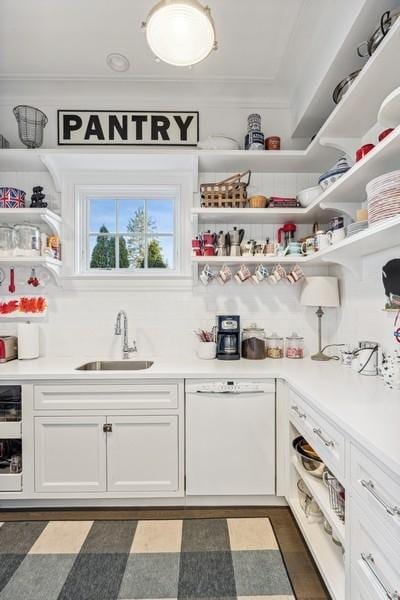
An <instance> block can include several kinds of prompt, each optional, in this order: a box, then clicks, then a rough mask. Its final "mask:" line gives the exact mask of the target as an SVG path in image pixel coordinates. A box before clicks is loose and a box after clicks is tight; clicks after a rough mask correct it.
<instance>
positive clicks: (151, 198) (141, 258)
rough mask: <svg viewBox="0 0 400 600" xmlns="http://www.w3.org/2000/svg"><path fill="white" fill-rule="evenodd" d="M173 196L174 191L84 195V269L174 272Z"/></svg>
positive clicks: (174, 216)
mask: <svg viewBox="0 0 400 600" xmlns="http://www.w3.org/2000/svg"><path fill="white" fill-rule="evenodd" d="M176 195H177V194H176V190H170V191H168V190H165V191H163V192H162V193H160V194H156V193H155V192H154V191H153V192H149V194H148V195H146V194H143V195H142V194H141V195H140V196H137V197H135V196H132V197H111V196H110V195H107V196H101V195H93V196H91V195H88V196H87V197H86V199H85V203H86V207H85V208H86V211H85V212H86V253H85V255H86V269H85V270H87V271H89V272H94V271H97V272H99V271H115V272H120V273H124V272H125V273H128V272H136V273H145V272H148V273H151V272H153V273H157V272H168V271H174V270H176V268H177V264H176V263H177V257H176V247H177V240H176V212H177V206H176V204H177V198H176Z"/></svg>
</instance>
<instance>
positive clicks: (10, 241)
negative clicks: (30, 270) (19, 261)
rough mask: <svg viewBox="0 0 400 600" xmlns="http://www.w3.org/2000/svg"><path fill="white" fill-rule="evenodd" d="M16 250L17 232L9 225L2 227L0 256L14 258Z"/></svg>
mask: <svg viewBox="0 0 400 600" xmlns="http://www.w3.org/2000/svg"><path fill="white" fill-rule="evenodd" d="M14 248H15V232H14V229H13V228H12V227H9V226H8V225H0V256H2V257H5V256H13V254H14Z"/></svg>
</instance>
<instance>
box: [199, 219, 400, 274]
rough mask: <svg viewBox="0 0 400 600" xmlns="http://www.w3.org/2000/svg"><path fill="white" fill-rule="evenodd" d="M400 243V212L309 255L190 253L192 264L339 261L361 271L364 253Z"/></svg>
mask: <svg viewBox="0 0 400 600" xmlns="http://www.w3.org/2000/svg"><path fill="white" fill-rule="evenodd" d="M399 245H400V215H399V216H397V217H394V218H392V219H388V220H386V221H382V222H380V223H377V224H376V225H372V226H371V227H369V228H368V229H365V230H364V231H361V232H360V233H356V234H355V235H353V236H351V237H348V238H345V239H344V240H343V241H342V242H338V243H337V244H335V245H334V246H330V247H329V248H327V249H326V250H321V251H320V252H316V253H315V254H312V255H309V256H297V255H287V256H272V257H271V256H192V257H191V260H192V263H193V264H199V265H205V264H209V265H213V264H217V265H219V264H242V263H244V264H260V263H263V264H277V263H282V264H284V263H289V264H295V263H297V264H299V265H306V266H314V265H329V264H341V265H343V266H345V267H348V268H350V269H351V270H352V271H353V273H354V274H356V275H357V274H358V275H360V274H361V268H362V264H361V260H362V258H363V257H364V256H368V255H369V254H374V253H375V252H380V251H382V250H387V249H388V248H393V247H395V246H399Z"/></svg>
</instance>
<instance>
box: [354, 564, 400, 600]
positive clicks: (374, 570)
mask: <svg viewBox="0 0 400 600" xmlns="http://www.w3.org/2000/svg"><path fill="white" fill-rule="evenodd" d="M361 558H362V560H363V561H364V563H365V565H366V566H367V568H368V570H369V571H370V573H371V574H372V575H373V577H374V578H375V579H376V581H377V582H378V584H379V585H380V587H381V588H382V589H383V591H384V592H385V594H386V596H387V597H388V598H390V600H400V596H399V593H398V592H397V591H396V590H391V589H390V586H389V585H388V584H387V583H386V581H385V580H384V577H383V575H382V573H381V572H380V570H379V569H378V567H377V566H376V563H375V560H374V557H373V556H372V554H371V553H369V554H365V553H364V552H361Z"/></svg>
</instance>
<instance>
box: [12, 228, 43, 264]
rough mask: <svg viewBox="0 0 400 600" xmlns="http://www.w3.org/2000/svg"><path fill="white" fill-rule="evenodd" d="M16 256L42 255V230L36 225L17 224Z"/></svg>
mask: <svg viewBox="0 0 400 600" xmlns="http://www.w3.org/2000/svg"><path fill="white" fill-rule="evenodd" d="M14 229H15V237H16V250H15V254H16V256H39V255H40V231H39V229H38V228H37V227H35V226H34V225H29V224H27V223H26V224H25V223H24V224H23V225H15V227H14Z"/></svg>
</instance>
